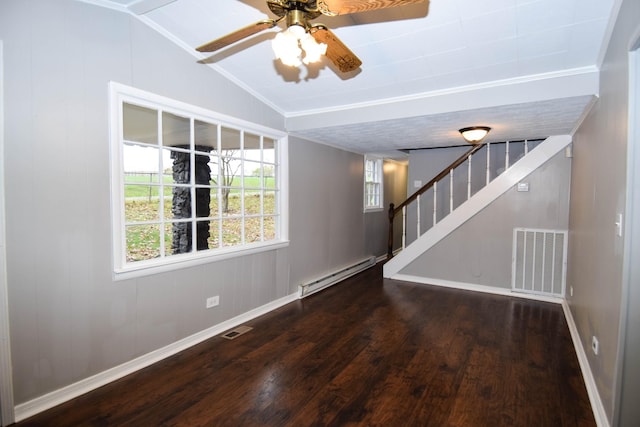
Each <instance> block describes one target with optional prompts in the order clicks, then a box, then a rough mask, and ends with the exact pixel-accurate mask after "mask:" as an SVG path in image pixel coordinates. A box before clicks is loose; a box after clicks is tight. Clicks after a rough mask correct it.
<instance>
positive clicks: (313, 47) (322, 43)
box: [196, 0, 424, 73]
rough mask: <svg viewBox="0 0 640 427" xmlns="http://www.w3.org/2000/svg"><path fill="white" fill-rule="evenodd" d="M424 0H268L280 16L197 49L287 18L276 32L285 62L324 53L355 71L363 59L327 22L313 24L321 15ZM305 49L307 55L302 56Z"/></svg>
mask: <svg viewBox="0 0 640 427" xmlns="http://www.w3.org/2000/svg"><path fill="white" fill-rule="evenodd" d="M423 1H424V0H296V1H290V0H267V6H269V9H270V10H271V12H272V13H273V14H274V15H276V16H277V17H278V18H277V19H264V20H261V21H258V22H256V23H254V24H251V25H248V26H246V27H243V28H240V29H239V30H236V31H234V32H232V33H229V34H227V35H225V36H222V37H220V38H218V39H216V40H213V41H211V42H209V43H206V44H203V45H202V46H200V47H198V48H196V50H197V51H198V52H215V51H216V50H219V49H222V48H224V47H226V46H229V45H231V44H233V43H235V42H237V41H240V40H242V39H244V38H247V37H249V36H252V35H254V34H257V33H259V32H260V31H263V30H266V29H269V28H273V27H275V26H276V25H277V24H278V23H279V22H280V21H282V20H285V22H286V25H287V29H286V30H285V31H283V32H280V33H278V35H276V39H275V40H274V42H273V43H274V44H273V48H274V51H275V52H276V56H277V57H279V58H280V59H281V60H282V62H283V63H284V64H286V65H292V66H297V65H299V64H300V62H301V61H302V62H305V63H310V62H315V61H317V60H319V59H320V56H321V55H322V54H325V55H326V56H327V58H329V60H330V61H331V62H333V64H335V65H336V67H338V69H339V70H340V71H341V72H343V73H347V72H349V71H353V70H356V69H357V68H358V67H360V65H362V61H361V60H360V59H359V58H358V57H357V56H356V55H355V54H354V53H353V52H351V50H349V48H348V47H347V46H346V45H345V44H344V43H342V42H341V41H340V39H338V37H336V35H335V34H334V33H333V32H331V30H329V29H328V28H327V27H326V26H325V25H324V24H320V23H318V24H311V23H310V22H309V21H311V20H313V19H315V18H317V17H319V16H320V15H325V16H338V15H346V14H351V13H359V12H368V11H372V10H378V9H386V8H389V7H395V6H403V5H409V4H414V3H421V2H423ZM303 51H304V58H302V56H303Z"/></svg>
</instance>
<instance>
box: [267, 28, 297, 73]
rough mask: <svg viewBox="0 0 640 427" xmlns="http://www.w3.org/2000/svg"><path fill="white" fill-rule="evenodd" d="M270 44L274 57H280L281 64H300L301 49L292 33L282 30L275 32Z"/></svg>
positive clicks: (294, 65)
mask: <svg viewBox="0 0 640 427" xmlns="http://www.w3.org/2000/svg"><path fill="white" fill-rule="evenodd" d="M271 46H272V48H273V52H274V53H275V55H276V58H277V59H280V61H282V63H283V64H285V65H288V66H291V67H297V66H298V65H300V63H301V60H300V58H301V57H302V49H300V47H299V46H298V38H297V37H296V36H295V35H294V34H293V33H291V32H289V31H282V32H280V33H278V34H276V37H275V38H274V39H273V42H272V43H271Z"/></svg>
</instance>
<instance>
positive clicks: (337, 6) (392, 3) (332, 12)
mask: <svg viewBox="0 0 640 427" xmlns="http://www.w3.org/2000/svg"><path fill="white" fill-rule="evenodd" d="M423 1H424V0H318V3H317V6H318V10H320V12H322V13H323V14H325V15H328V16H337V15H346V14H348V13H358V12H368V11H370V10H378V9H386V8H388V7H396V6H404V5H409V4H415V3H422V2H423Z"/></svg>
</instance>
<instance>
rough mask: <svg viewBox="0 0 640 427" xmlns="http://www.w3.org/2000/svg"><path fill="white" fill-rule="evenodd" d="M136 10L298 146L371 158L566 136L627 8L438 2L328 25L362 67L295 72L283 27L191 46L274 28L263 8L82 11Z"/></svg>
mask: <svg viewBox="0 0 640 427" xmlns="http://www.w3.org/2000/svg"><path fill="white" fill-rule="evenodd" d="M86 1H90V2H92V3H97V4H102V5H104V6H108V7H113V8H116V9H121V10H123V11H126V12H129V13H132V14H134V15H136V16H137V17H139V18H140V19H141V20H143V21H144V22H146V23H148V24H149V25H151V26H153V27H154V28H156V29H157V30H158V31H161V32H162V33H163V34H165V35H166V36H167V37H169V38H170V39H172V40H173V41H174V42H176V43H178V44H179V45H181V46H183V47H184V48H185V49H187V50H188V51H189V52H192V53H193V55H194V61H196V60H204V61H205V62H206V63H207V64H206V65H203V67H205V66H210V67H212V68H214V69H216V70H218V71H219V72H221V73H223V74H224V75H226V76H227V77H228V78H230V79H232V80H234V81H235V82H236V83H238V84H239V85H241V86H242V87H244V88H246V89H247V90H249V91H250V92H251V93H253V94H254V95H256V96H257V97H259V98H260V99H262V100H263V101H264V102H266V103H268V104H269V105H271V106H272V107H274V108H275V109H277V110H278V111H280V112H281V113H282V114H283V115H284V116H285V117H286V125H287V130H289V131H290V132H291V133H292V134H294V135H300V136H303V137H305V138H308V139H311V140H314V141H317V142H321V143H325V144H329V145H334V146H339V147H343V148H346V149H348V150H352V151H356V152H360V153H365V152H386V151H389V150H398V149H412V148H426V147H433V146H445V145H459V144H460V142H461V138H460V135H459V134H458V133H457V129H459V128H460V127H465V126H470V125H488V126H491V127H492V128H493V130H492V132H491V133H490V136H489V138H488V139H487V140H488V141H504V140H508V139H510V140H514V139H524V138H538V137H545V136H548V135H554V134H563V133H570V132H572V131H573V129H574V128H575V126H576V124H577V123H578V122H579V120H580V119H581V117H582V116H583V114H584V112H585V110H586V109H587V108H588V106H589V105H590V104H591V103H592V101H593V99H594V95H597V91H598V78H597V76H598V66H599V62H600V60H601V58H600V57H601V52H602V51H603V43H604V42H605V41H606V40H607V39H608V32H609V25H610V21H611V18H612V15H613V14H614V13H615V11H616V10H617V3H618V0H431V1H430V2H429V1H425V2H424V3H421V4H417V5H410V6H400V7H395V8H390V9H385V10H379V11H374V12H366V13H359V14H354V15H346V16H340V17H333V18H331V17H326V16H321V17H319V18H318V19H316V20H314V21H313V22H322V23H324V24H326V25H327V26H328V27H329V28H330V29H331V30H332V31H333V32H334V33H335V34H336V35H337V36H338V37H339V38H340V39H341V40H342V41H343V42H344V43H345V44H346V45H347V46H348V47H349V48H350V49H351V50H352V51H353V52H354V53H355V54H356V55H357V56H358V57H359V58H360V59H361V60H362V62H363V65H362V66H361V67H360V69H359V70H356V71H354V72H352V73H348V74H346V75H345V74H339V73H336V72H334V69H333V66H332V65H330V64H329V63H328V62H327V61H326V60H325V61H323V62H322V63H321V64H319V65H317V66H315V67H309V68H307V67H306V66H302V67H301V69H295V68H293V69H292V68H288V67H285V66H283V65H281V64H280V63H278V62H276V61H275V60H274V55H273V52H272V50H271V45H270V40H271V39H272V38H273V37H274V36H275V33H276V32H277V31H280V30H281V29H282V28H281V27H282V24H280V26H277V27H275V28H274V29H272V30H266V31H264V32H262V33H259V34H257V35H255V36H253V37H250V38H248V39H245V40H243V41H240V42H238V43H236V44H235V45H232V46H230V47H228V48H226V49H224V50H222V51H219V52H217V53H215V54H214V55H212V56H207V55H202V54H199V53H197V52H195V47H197V46H199V45H201V44H203V43H205V42H208V41H210V40H213V39H215V38H218V37H220V36H223V35H225V34H227V33H229V32H231V31H234V30H236V29H238V28H240V27H244V26H246V25H249V24H251V23H254V22H256V21H258V20H261V19H265V18H274V16H273V15H272V14H271V13H270V11H269V9H268V8H267V6H266V2H265V0H86Z"/></svg>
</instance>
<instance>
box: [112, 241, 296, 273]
mask: <svg viewBox="0 0 640 427" xmlns="http://www.w3.org/2000/svg"><path fill="white" fill-rule="evenodd" d="M288 246H289V241H288V240H281V241H279V242H276V243H266V244H258V245H256V246H252V247H244V248H242V249H237V248H230V249H228V250H227V251H225V250H219V251H216V252H215V253H207V252H202V253H196V254H185V255H176V256H172V257H167V258H164V259H163V260H162V261H158V260H155V259H154V260H149V261H140V262H139V263H136V264H133V265H129V266H126V267H124V268H116V269H114V271H113V280H114V281H121V280H127V279H135V278H137V277H144V276H149V275H152V274H158V273H166V272H169V271H174V270H179V269H182V268H188V267H194V266H197V265H202V264H210V263H213V262H217V261H222V260H225V259H230V258H237V257H241V256H246V255H252V254H257V253H260V252H266V251H273V250H276V249H281V248H286V247H288Z"/></svg>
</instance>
